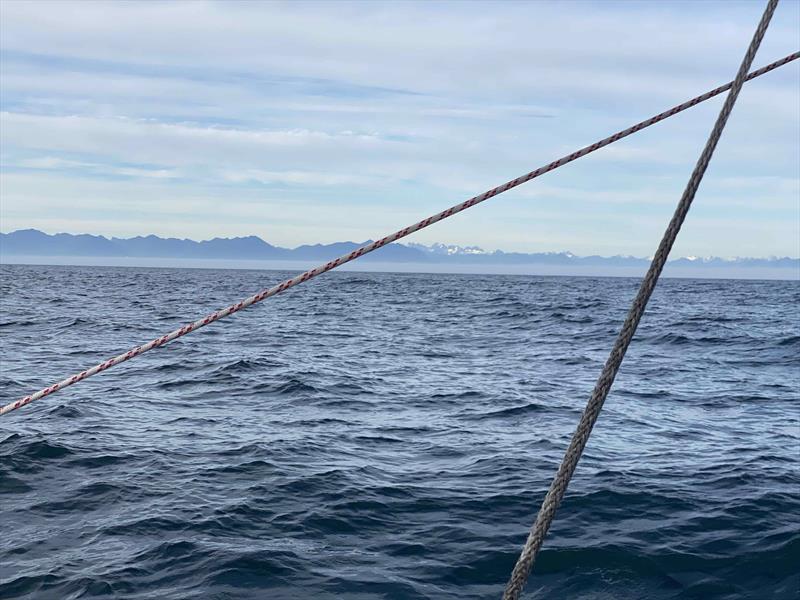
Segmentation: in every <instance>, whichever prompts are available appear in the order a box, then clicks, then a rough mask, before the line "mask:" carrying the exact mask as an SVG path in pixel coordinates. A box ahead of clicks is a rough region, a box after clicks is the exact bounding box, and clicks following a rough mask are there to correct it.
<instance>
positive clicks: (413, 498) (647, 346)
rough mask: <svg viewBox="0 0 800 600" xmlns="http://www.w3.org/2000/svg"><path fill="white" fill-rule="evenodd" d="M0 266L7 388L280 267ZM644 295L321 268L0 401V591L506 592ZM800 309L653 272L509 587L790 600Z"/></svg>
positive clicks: (72, 363) (48, 376)
mask: <svg viewBox="0 0 800 600" xmlns="http://www.w3.org/2000/svg"><path fill="white" fill-rule="evenodd" d="M0 275H2V278H1V280H0V285H1V286H2V290H1V291H2V300H0V302H1V306H0V308H2V315H1V316H0V335H1V336H2V337H0V340H1V341H2V344H1V347H0V367H1V370H2V372H1V373H0V395H1V396H2V402H3V403H6V402H9V401H12V400H14V399H16V398H18V397H20V396H23V395H25V394H27V393H29V392H31V391H34V390H37V389H39V388H41V387H43V386H45V385H47V384H50V383H52V382H54V381H55V380H58V379H60V378H61V377H63V376H66V375H69V374H71V373H73V372H76V371H78V370H80V369H82V368H84V367H87V366H91V365H94V364H95V363H97V362H99V361H100V360H102V359H105V358H107V357H109V356H111V355H114V354H116V353H118V352H120V351H124V350H127V349H128V348H129V347H131V346H133V345H135V344H138V343H141V342H144V341H148V340H150V339H152V338H154V337H156V336H157V335H160V334H162V333H165V332H166V331H169V330H172V329H173V328H175V327H177V326H179V325H181V324H183V323H184V322H186V321H188V320H190V319H192V318H194V317H197V316H200V315H203V314H205V313H207V312H209V311H211V310H213V309H216V308H219V307H221V306H224V305H226V304H228V303H229V302H232V301H235V300H238V299H240V298H243V297H245V296H247V295H249V294H250V293H252V292H255V291H257V290H258V289H261V288H262V287H265V286H267V285H270V284H272V283H275V282H277V281H278V280H280V279H282V278H284V277H286V276H287V275H289V273H280V272H269V271H225V270H200V269H197V270H192V269H136V268H91V267H44V266H9V265H5V266H2V267H0ZM636 289H637V280H635V279H613V278H606V279H603V278H596V279H592V278H560V277H525V276H477V275H414V274H374V273H373V274H367V273H331V274H328V275H326V276H324V277H321V278H319V279H317V280H314V281H312V282H309V283H308V284H306V285H303V286H300V287H298V288H296V289H293V290H291V291H289V292H288V293H286V294H284V295H281V296H278V297H275V298H272V299H270V300H267V301H266V302H264V303H263V304H262V305H260V306H258V307H254V308H252V309H249V310H247V311H245V312H243V313H240V314H239V315H237V316H235V317H233V318H230V319H227V320H225V321H222V322H220V323H216V324H214V325H211V326H209V327H207V328H205V329H203V330H201V331H199V332H196V333H194V334H192V335H190V336H187V337H186V338H183V339H182V340H179V341H177V342H173V343H172V344H170V345H168V346H166V347H164V348H162V349H159V350H154V351H152V352H149V353H147V354H145V355H143V356H141V357H139V358H137V359H136V360H134V361H131V362H129V363H126V364H124V365H121V366H118V367H115V368H113V369H111V370H109V371H107V372H105V373H103V374H101V375H98V376H96V377H93V378H91V379H89V380H87V381H84V382H81V383H80V384H78V385H75V386H73V387H71V388H69V389H67V390H65V391H63V392H59V393H57V394H55V395H53V396H50V397H48V398H45V399H43V400H40V401H38V402H35V403H33V404H31V405H30V406H28V407H25V408H23V409H21V410H18V411H15V412H14V413H11V414H9V415H6V416H4V417H0V597H2V598H4V599H5V598H30V599H33V598H36V599H47V598H54V599H59V600H64V599H72V598H137V599H150V598H158V599H159V600H168V599H194V598H197V599H200V598H203V599H206V598H208V599H219V600H222V599H228V598H230V599H233V598H237V599H238V598H246V599H249V598H254V599H255V598H259V599H260V598H270V599H284V598H321V599H328V598H351V599H372V598H382V599H422V598H436V599H439V598H441V599H444V598H466V599H483V598H498V597H499V596H500V594H501V592H502V589H503V586H504V584H505V582H506V580H507V577H508V575H509V573H510V570H511V568H512V566H513V564H514V562H515V560H516V558H517V555H518V552H519V550H520V547H521V545H522V543H523V542H524V540H525V537H526V535H527V531H528V528H529V527H530V525H531V523H532V521H533V518H534V516H535V513H536V511H537V509H538V507H539V504H540V502H541V500H542V497H543V494H544V492H545V490H546V488H547V486H548V484H549V481H550V479H551V477H552V475H553V473H554V472H555V469H556V467H557V464H558V462H559V461H560V458H561V456H562V453H563V451H564V448H565V447H566V445H567V443H568V440H569V437H570V435H571V433H572V431H573V428H574V426H575V424H576V422H577V420H578V417H579V415H580V412H581V410H582V408H583V406H584V404H585V402H586V400H587V398H588V396H589V393H590V390H591V388H592V386H593V384H594V380H595V378H596V377H597V374H598V373H599V370H600V368H601V365H602V363H603V361H604V360H605V358H606V355H607V352H608V349H609V347H610V345H611V343H612V341H613V338H614V336H615V334H616V331H617V329H618V328H619V326H620V324H621V322H622V320H623V318H624V314H625V312H626V310H627V308H628V305H629V302H630V300H631V298H632V297H633V295H634V293H635V291H636ZM799 305H800V284H798V282H775V281H771V282H762V281H703V280H680V279H670V280H664V281H663V282H662V283H661V284H659V287H658V289H657V290H656V292H655V294H654V296H653V299H652V302H651V306H650V308H649V310H648V313H647V314H646V316H645V318H644V321H643V323H642V326H641V327H640V329H639V332H638V333H637V335H636V337H635V339H634V343H633V346H632V348H631V351H630V352H629V354H628V356H627V358H626V361H625V363H624V364H623V368H622V372H621V374H620V376H619V377H618V379H617V382H616V384H615V386H614V389H613V390H612V393H611V395H610V397H609V400H608V402H607V403H606V406H605V409H604V411H603V413H602V415H601V417H600V420H599V422H598V425H597V427H596V428H595V431H594V434H593V436H592V438H591V440H590V442H589V445H588V447H587V451H586V454H585V455H584V458H583V460H582V461H581V463H580V465H579V467H578V471H577V473H576V476H575V478H574V479H573V481H572V484H571V486H570V489H569V491H568V492H567V496H566V498H565V501H564V503H563V504H562V507H561V509H560V511H559V513H558V516H557V519H556V522H555V524H554V526H553V528H552V529H551V531H550V534H549V536H548V539H547V541H546V544H545V548H544V550H543V552H542V554H541V555H540V558H539V560H538V563H537V565H536V568H535V571H534V573H533V574H532V576H531V579H530V580H529V584H528V587H527V592H526V597H527V598H578V599H584V598H585V599H589V598H591V599H596V598H600V599H604V598H608V599H610V598H614V599H634V598H655V599H668V598H670V599H671V598H698V599H700V598H702V599H706V598H725V599H734V598H737V599H738V598H753V599H759V600H760V599H773V598H778V599H780V598H786V599H794V598H797V597H798V587H799V586H800V576H799V575H798V566H800V493H799V492H800V472H799V471H798V463H799V462H800V460H799V458H800V457H799V456H798V454H800V399H799V398H798V394H800V391H799V390H800V316H798V314H799V313H800V311H798V306H799Z"/></svg>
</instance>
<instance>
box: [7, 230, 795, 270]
mask: <svg viewBox="0 0 800 600" xmlns="http://www.w3.org/2000/svg"><path fill="white" fill-rule="evenodd" d="M368 241H369V240H368ZM362 243H366V242H362ZM361 245H362V244H358V243H355V242H335V243H332V244H314V245H308V244H306V245H302V246H298V247H297V248H282V247H280V246H274V245H272V244H270V243H268V242H266V241H264V240H263V239H261V238H260V237H258V236H255V235H251V236H246V237H234V238H214V239H211V240H204V241H195V240H190V239H177V238H162V237H159V236H156V235H148V236H136V237H133V238H117V237H111V238H107V237H105V236H102V235H90V234H70V233H58V234H54V235H50V234H47V233H44V232H42V231H39V230H37V229H21V230H17V231H13V232H11V233H0V254H2V255H5V256H15V255H16V256H20V255H27V256H81V257H132V258H203V259H254V260H321V261H324V260H329V259H331V258H335V257H337V256H341V255H343V254H346V253H348V252H350V251H352V250H354V249H355V248H358V247H359V246H361ZM362 260H378V261H383V262H409V263H415V262H416V263H427V262H435V263H442V262H444V263H469V264H556V265H568V264H580V265H585V266H592V265H603V266H646V265H647V264H648V263H649V260H648V259H647V258H639V257H635V256H610V257H604V256H583V257H581V256H576V255H574V254H572V253H571V252H539V253H521V252H504V251H502V250H495V251H486V250H483V249H482V248H480V247H478V246H458V245H446V244H438V243H437V244H432V245H430V246H426V245H424V244H418V243H413V242H412V243H409V244H398V243H395V244H389V245H387V246H385V247H383V248H381V249H380V250H377V251H375V252H374V253H372V254H368V255H365V256H364V257H363V258H362ZM670 264H671V265H675V266H677V265H680V266H685V267H704V266H706V267H713V266H743V267H773V268H774V267H785V268H794V269H798V268H800V259H797V258H789V257H770V258H736V259H723V258H718V257H710V258H697V257H694V256H690V257H684V258H677V259H673V260H671V261H670Z"/></svg>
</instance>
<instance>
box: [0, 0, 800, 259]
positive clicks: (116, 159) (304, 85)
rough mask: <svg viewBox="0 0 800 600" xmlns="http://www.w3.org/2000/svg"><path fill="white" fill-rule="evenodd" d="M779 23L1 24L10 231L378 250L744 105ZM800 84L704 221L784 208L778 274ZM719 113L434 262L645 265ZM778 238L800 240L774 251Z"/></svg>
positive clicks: (709, 186) (285, 8)
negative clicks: (658, 119) (472, 254)
mask: <svg viewBox="0 0 800 600" xmlns="http://www.w3.org/2000/svg"><path fill="white" fill-rule="evenodd" d="M760 11H761V6H759V5H757V4H754V3H751V2H703V3H685V2H681V3H669V2H667V3H630V2H607V3H603V4H602V5H599V4H596V3H593V2H570V3H554V2H553V3H551V2H535V3H515V2H506V3H503V2H499V3H497V2H494V3H479V2H474V3H438V2H424V3H423V2H404V3H379V2H370V3H363V2H356V3H341V2H337V3H328V2H320V3H251V2H242V3H235V2H234V3H231V2H224V3H217V2H193V3H186V2H148V3H129V2H108V3H98V2H69V3H66V2H52V3H44V2H38V3H36V4H29V3H21V2H4V3H0V47H1V49H2V53H1V54H0V62H1V63H2V64H1V65H0V66H2V68H1V69H0V101H2V107H3V112H2V114H0V161H2V167H3V171H4V172H3V190H4V192H3V202H2V205H0V217H2V226H3V227H4V228H7V227H8V226H9V224H10V223H13V224H15V225H16V226H26V223H27V224H28V225H31V226H33V225H34V223H39V224H42V223H43V222H44V220H46V221H47V224H48V227H50V225H52V224H54V223H58V222H63V223H65V224H70V227H72V228H73V231H80V226H79V224H80V223H81V222H85V223H86V228H87V230H88V229H89V228H95V227H96V228H97V229H92V230H93V231H95V232H98V233H99V232H102V227H103V225H102V224H103V223H105V224H106V225H105V226H106V227H107V228H108V229H109V231H110V230H112V229H113V230H114V232H116V233H117V234H120V235H136V234H146V233H150V232H155V233H161V234H170V235H178V236H179V237H183V236H185V235H190V234H191V235H192V236H194V237H208V236H211V237H213V236H214V235H233V234H245V233H259V231H249V232H248V231H246V229H247V227H251V228H252V227H254V226H255V225H253V224H254V223H264V224H265V225H264V226H265V227H268V226H269V224H270V223H271V224H274V225H275V230H278V231H277V233H274V235H278V236H279V237H278V238H274V235H273V238H270V236H266V237H267V238H268V239H274V240H275V241H276V242H279V243H282V244H284V245H293V244H296V243H302V242H312V243H313V242H315V241H334V240H336V239H342V238H345V237H351V238H353V239H358V238H362V239H363V238H367V237H375V236H376V235H377V234H378V233H380V232H381V231H391V230H393V229H396V228H399V227H401V226H403V225H405V224H407V223H406V222H405V221H406V220H408V221H409V222H410V221H413V220H417V219H419V218H422V217H424V216H426V215H427V214H430V213H432V212H435V211H437V210H440V209H442V208H445V207H446V206H448V204H451V203H454V202H456V201H459V200H463V199H464V198H466V197H469V196H472V195H474V194H477V193H480V192H482V191H484V190H485V189H488V188H489V187H493V186H495V185H498V184H500V183H502V182H504V181H506V180H508V179H511V178H513V177H516V176H518V175H520V174H521V173H524V172H527V171H529V170H531V169H533V168H535V167H538V166H540V165H542V164H545V163H547V162H549V161H551V160H553V159H555V158H558V157H559V156H561V155H564V154H568V153H569V152H572V151H573V150H575V149H577V148H580V147H582V146H585V145H587V144H589V143H592V142H593V141H595V140H596V139H599V138H601V137H604V136H606V135H608V134H610V133H612V132H614V131H616V130H618V129H621V128H623V127H626V126H628V125H630V124H632V123H633V122H636V121H637V120H640V119H643V118H646V117H649V116H650V115H651V114H654V113H656V112H659V111H661V110H664V109H666V108H668V107H669V106H671V105H672V104H674V103H677V102H681V101H683V100H685V99H687V98H689V97H691V96H694V95H696V94H698V93H701V92H703V91H705V90H707V89H709V88H711V87H713V86H715V85H717V84H720V83H723V82H725V81H728V80H729V79H730V78H731V77H732V75H733V72H734V70H735V68H736V66H737V64H738V61H739V60H740V57H741V53H742V51H743V49H744V47H745V46H746V44H747V42H748V41H749V38H750V36H751V35H752V29H753V27H754V24H755V22H756V20H757V18H758V16H759V13H760ZM798 19H800V4H798V3H782V4H781V5H780V6H779V8H778V12H777V14H776V16H775V19H774V21H773V24H772V25H771V27H770V30H769V32H768V34H767V38H766V39H765V42H764V46H763V48H762V50H761V51H760V52H759V56H758V58H757V60H756V63H757V64H758V65H760V64H764V63H766V62H769V61H771V60H773V59H775V58H777V57H779V56H783V55H785V54H788V53H789V52H792V51H794V50H796V49H797V48H796V46H797V29H796V23H797V21H798ZM799 75H800V66H798V65H790V66H788V67H785V68H783V69H781V70H779V71H776V72H773V73H770V74H769V75H767V76H765V77H763V78H760V79H759V80H756V81H754V82H751V83H748V84H747V87H746V88H745V90H744V92H743V94H742V96H741V99H740V102H739V104H738V105H737V107H736V109H735V111H734V114H733V116H732V119H731V121H730V124H729V127H728V129H727V130H726V132H725V136H724V137H723V140H722V143H721V144H720V147H719V149H718V152H717V154H716V155H715V157H714V161H713V162H712V165H711V168H710V170H709V173H708V176H707V179H706V181H705V182H704V184H703V188H702V189H701V193H702V194H703V195H704V204H702V206H710V207H714V209H715V210H723V209H724V210H725V211H729V212H730V211H732V213H733V214H732V215H727V213H726V215H727V216H729V217H730V218H732V219H738V220H739V221H737V222H742V223H744V222H747V221H748V219H751V218H753V217H752V216H751V213H750V210H751V207H752V206H753V204H754V203H756V204H757V205H759V206H762V207H764V209H765V210H766V211H767V212H768V213H769V214H767V215H764V216H763V218H762V217H755V219H756V220H757V221H758V223H759V225H758V227H756V228H754V231H757V232H758V233H757V235H759V236H761V238H760V239H761V244H762V247H763V248H764V252H766V251H767V250H768V249H769V251H770V253H775V254H782V253H783V254H788V253H792V252H794V250H793V249H794V245H793V241H792V239H791V235H789V236H788V237H787V236H785V235H784V233H783V232H784V230H785V229H786V228H789V229H791V228H792V227H794V231H795V232H796V231H797V229H798V228H800V225H798V224H797V221H798V219H797V203H798V184H797V182H798V181H800V167H798V165H799V164H800V151H798V144H797V139H798V136H800V102H799V101H798V88H797V80H798V76H799ZM721 101H722V100H721V98H718V99H716V100H714V101H711V102H709V103H707V104H705V105H702V106H699V107H696V108H694V109H692V110H690V111H687V112H686V113H684V114H682V115H680V116H677V117H675V118H673V119H670V120H669V121H666V122H664V123H662V124H659V125H658V126H656V127H654V128H652V129H650V130H648V131H646V132H642V133H640V134H637V135H636V136H635V137H632V138H629V139H627V140H623V141H621V142H619V143H617V144H615V145H613V146H611V147H608V148H605V149H603V150H602V151H600V152H598V153H596V154H594V155H592V156H590V157H586V158H585V159H581V160H580V161H577V162H576V163H573V164H571V165H569V166H567V167H565V168H564V169H562V170H559V171H558V172H554V173H550V174H548V175H546V176H545V177H543V178H542V179H541V180H539V181H536V182H532V183H530V184H527V185H526V186H524V187H523V188H521V189H520V190H517V191H514V192H511V193H509V194H508V195H507V196H503V197H501V198H498V199H497V200H496V201H492V203H491V208H476V209H474V212H475V213H477V214H476V216H474V217H473V216H469V217H467V216H464V217H463V218H459V219H457V220H455V221H454V223H453V224H449V223H448V224H441V225H440V226H437V229H436V230H435V232H430V233H429V232H426V233H422V234H420V237H421V239H422V240H423V241H428V242H433V241H446V242H454V243H461V244H473V243H477V244H480V245H484V246H487V247H494V248H503V249H509V250H514V249H518V250H552V249H571V250H573V251H575V252H579V253H592V252H594V251H599V250H600V249H604V251H606V250H608V249H609V247H610V246H613V245H615V244H616V245H619V248H618V249H617V250H614V251H611V252H610V253H612V254H616V253H623V254H633V253H639V254H641V253H644V254H646V253H648V251H649V250H646V251H644V252H642V251H641V250H636V251H634V250H635V249H637V248H639V249H641V248H649V244H650V236H651V235H657V233H655V232H656V231H657V230H659V229H660V228H661V227H662V223H663V218H664V211H667V212H668V211H669V209H670V206H671V202H672V201H673V199H674V198H675V195H676V193H680V190H681V189H682V186H683V185H685V179H686V177H687V176H688V173H689V171H690V170H691V167H692V166H693V164H694V161H695V160H696V156H697V153H698V152H699V150H700V148H701V147H702V144H703V142H704V141H705V137H706V136H707V134H708V131H709V129H710V127H711V123H712V122H713V119H714V118H715V116H716V112H717V111H718V109H719V106H720V103H721ZM676 190H677V191H676ZM220 205H224V206H225V210H224V211H222V212H220V211H219V209H218V207H219V206H220ZM215 207H216V208H215ZM700 210H701V211H702V210H703V209H702V208H701V209H700ZM43 211H44V212H43ZM137 211H138V212H137ZM45 212H46V216H43V215H44V213H45ZM78 212H82V213H83V214H84V215H85V216H83V217H81V216H80V214H76V213H78ZM470 214H473V213H472V212H471V213H470ZM701 214H702V213H701ZM98 215H105V219H103V218H100V217H99V216H98ZM180 215H184V217H183V218H181V217H180ZM703 218H705V215H703ZM59 219H61V221H59ZM81 219H83V221H81ZM536 220H538V221H536ZM534 221H536V223H534ZM615 223H619V225H617V224H615ZM625 223H635V224H636V226H635V227H634V228H633V229H630V228H629V229H625V227H626V225H624V224H625ZM645 223H647V224H649V225H647V226H645V225H644V224H645ZM770 223H772V224H777V223H784V224H787V225H785V226H784V225H781V226H777V225H776V229H775V231H776V232H781V235H777V234H776V235H769V234H768V233H767V232H768V230H769V227H770V225H769V224H770ZM180 227H185V228H186V229H187V231H185V232H184V233H181V232H180V231H172V229H173V228H177V229H179V228H180ZM543 227H544V228H543ZM76 228H77V229H76ZM164 228H169V229H170V231H165V230H164ZM534 234H535V235H534ZM429 235H430V236H432V237H426V236H429ZM292 236H294V238H293V239H289V238H291V237H292ZM440 236H442V237H440ZM448 236H449V237H448ZM795 237H796V236H795ZM689 239H690V240H694V241H693V242H692V243H696V244H699V245H702V246H704V247H705V246H709V245H710V246H713V245H715V244H716V245H717V246H718V247H717V248H716V250H713V249H712V251H710V252H708V251H706V250H703V249H692V248H689V249H688V250H687V253H689V254H723V255H724V254H727V255H734V254H736V253H737V251H736V245H737V243H738V241H737V239H735V238H732V237H731V236H729V235H726V234H725V233H724V232H722V231H720V232H718V233H711V234H709V235H708V236H707V238H706V239H701V238H691V237H689ZM538 244H553V245H554V247H542V246H540V245H538ZM780 248H785V251H783V252H781V250H780ZM607 253H608V252H607Z"/></svg>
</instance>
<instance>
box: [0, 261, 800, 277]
mask: <svg viewBox="0 0 800 600" xmlns="http://www.w3.org/2000/svg"><path fill="white" fill-rule="evenodd" d="M318 264H319V261H317V260H250V259H226V258H218V259H212V258H166V257H165V258H157V257H149V258H147V257H99V256H34V255H6V254H0V265H41V266H75V267H130V268H137V267H138V268H171V269H223V270H261V271H297V272H298V273H299V272H302V271H305V270H307V269H310V268H312V267H315V266H317V265H318ZM338 270H340V271H349V272H362V273H431V274H436V273H438V274H443V275H444V274H453V275H529V276H562V277H642V276H643V275H644V273H645V271H646V269H645V268H644V267H639V266H616V267H615V266H599V265H596V266H590V265H544V264H535V263H531V264H517V265H485V264H484V265H475V264H464V263H461V264H443V263H415V262H380V261H374V260H373V261H370V262H359V261H354V262H352V263H349V264H346V265H343V266H341V267H339V268H338ZM663 276H664V277H669V278H679V279H740V280H771V281H800V269H797V270H795V269H792V268H786V267H774V268H768V267H735V266H700V267H697V266H692V267H688V268H687V267H683V266H680V265H669V264H668V265H667V266H666V268H665V269H664V275H663Z"/></svg>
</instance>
